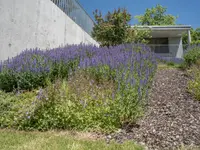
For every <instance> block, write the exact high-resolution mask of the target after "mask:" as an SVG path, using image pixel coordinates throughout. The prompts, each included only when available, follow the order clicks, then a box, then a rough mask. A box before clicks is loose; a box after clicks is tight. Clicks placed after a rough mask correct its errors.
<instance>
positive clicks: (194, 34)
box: [183, 28, 200, 45]
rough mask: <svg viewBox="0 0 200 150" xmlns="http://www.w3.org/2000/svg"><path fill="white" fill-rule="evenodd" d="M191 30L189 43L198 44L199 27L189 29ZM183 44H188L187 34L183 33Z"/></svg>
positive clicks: (199, 39) (199, 37)
mask: <svg viewBox="0 0 200 150" xmlns="http://www.w3.org/2000/svg"><path fill="white" fill-rule="evenodd" d="M190 32H191V39H192V42H191V44H200V28H197V29H193V28H192V29H191V30H190ZM183 44H184V45H187V44H188V34H187V33H186V34H184V35H183Z"/></svg>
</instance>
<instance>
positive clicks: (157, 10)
mask: <svg viewBox="0 0 200 150" xmlns="http://www.w3.org/2000/svg"><path fill="white" fill-rule="evenodd" d="M166 12H167V8H166V7H163V6H161V5H159V4H158V5H156V7H152V8H150V9H146V11H145V13H144V15H138V16H135V18H136V19H138V22H139V24H140V25H148V26H149V25H174V24H176V19H177V17H175V16H173V15H170V14H166Z"/></svg>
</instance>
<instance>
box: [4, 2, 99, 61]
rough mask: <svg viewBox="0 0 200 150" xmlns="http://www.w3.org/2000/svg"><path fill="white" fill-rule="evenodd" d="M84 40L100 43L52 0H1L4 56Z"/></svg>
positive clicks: (83, 41) (84, 41) (95, 43)
mask: <svg viewBox="0 0 200 150" xmlns="http://www.w3.org/2000/svg"><path fill="white" fill-rule="evenodd" d="M81 42H82V43H85V44H94V45H98V43H97V42H96V41H95V40H93V39H92V38H91V37H90V35H88V34H87V33H86V32H85V31H83V30H82V28H81V27H79V26H78V25H77V24H75V23H74V21H73V20H71V19H70V18H69V17H68V16H67V15H66V14H65V13H63V12H62V11H61V10H60V9H59V8H58V7H57V6H56V5H55V4H54V3H53V2H51V1H50V0H0V60H5V59H7V58H8V57H13V56H16V55H17V54H19V53H20V52H21V51H22V50H25V49H30V48H36V47H38V48H41V49H50V48H56V47H58V46H62V45H66V44H79V43H81Z"/></svg>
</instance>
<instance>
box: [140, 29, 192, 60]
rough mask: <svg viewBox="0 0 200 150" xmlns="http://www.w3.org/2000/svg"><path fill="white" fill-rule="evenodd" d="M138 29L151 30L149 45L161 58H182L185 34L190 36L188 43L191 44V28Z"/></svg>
mask: <svg viewBox="0 0 200 150" xmlns="http://www.w3.org/2000/svg"><path fill="white" fill-rule="evenodd" d="M138 28H139V29H149V30H150V35H151V39H150V43H149V45H150V46H151V48H152V50H153V51H154V52H155V53H158V54H160V55H161V56H165V57H176V58H182V57H183V53H184V49H183V43H182V35H183V34H184V33H187V34H188V43H189V44H190V43H191V35H190V29H191V26H186V25H171V26H138Z"/></svg>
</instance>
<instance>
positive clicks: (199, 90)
mask: <svg viewBox="0 0 200 150" xmlns="http://www.w3.org/2000/svg"><path fill="white" fill-rule="evenodd" d="M189 72H190V75H191V77H192V80H190V81H189V86H188V87H189V92H191V93H192V94H193V95H194V96H195V97H196V98H197V99H198V100H200V59H199V60H197V61H196V64H195V65H193V66H192V67H191V69H190V71H189Z"/></svg>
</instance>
